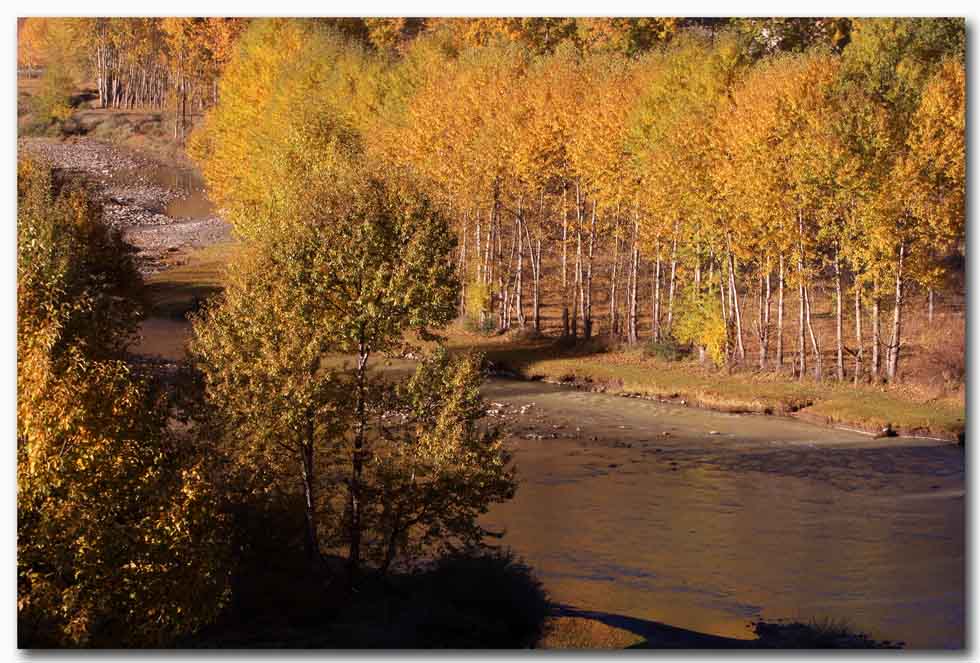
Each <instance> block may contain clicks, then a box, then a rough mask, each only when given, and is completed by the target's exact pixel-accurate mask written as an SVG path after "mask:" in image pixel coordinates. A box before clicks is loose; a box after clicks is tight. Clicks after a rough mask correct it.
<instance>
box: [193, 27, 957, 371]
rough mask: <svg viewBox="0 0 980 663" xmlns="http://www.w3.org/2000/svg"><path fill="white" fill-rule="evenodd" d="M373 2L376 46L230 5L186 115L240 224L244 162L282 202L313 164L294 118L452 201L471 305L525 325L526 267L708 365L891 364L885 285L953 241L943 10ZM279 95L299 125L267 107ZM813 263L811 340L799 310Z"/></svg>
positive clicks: (538, 293) (528, 318) (585, 306)
mask: <svg viewBox="0 0 980 663" xmlns="http://www.w3.org/2000/svg"><path fill="white" fill-rule="evenodd" d="M379 21H382V20H381V19H379ZM399 21H401V22H399ZM382 22H384V24H385V25H387V26H388V28H392V29H391V30H387V32H385V33H386V34H388V33H390V34H396V33H397V34H402V30H407V31H408V32H409V33H410V34H411V35H412V37H411V38H410V39H403V40H402V41H401V42H398V43H399V44H400V46H399V47H398V48H397V49H396V52H397V55H396V56H392V55H391V54H390V53H389V54H388V55H385V54H384V53H385V51H383V50H380V49H372V48H368V47H365V46H362V45H358V44H359V42H356V41H351V40H349V39H347V40H345V39H344V38H343V37H340V36H339V37H336V38H334V39H333V40H327V41H329V42H330V43H331V45H330V46H329V53H327V52H322V53H317V54H314V53H312V52H310V51H309V48H310V46H309V44H310V43H311V37H310V36H309V35H310V34H312V33H313V32H316V30H314V29H313V28H312V27H309V26H308V27H307V28H299V27H297V26H295V25H293V26H292V27H289V28H287V27H283V26H280V27H279V28H275V29H274V28H273V27H272V26H271V25H270V24H268V23H266V24H263V22H258V23H257V24H255V25H253V27H252V30H250V32H249V35H248V37H247V38H246V39H245V40H244V41H245V42H246V43H248V44H249V46H246V47H243V49H242V50H241V51H240V53H239V57H238V58H237V59H236V60H235V61H234V62H233V63H231V64H230V65H229V67H228V70H227V73H226V76H225V77H224V78H223V80H222V86H221V89H222V94H221V96H222V103H221V104H219V106H218V107H216V108H215V109H214V110H213V111H212V112H211V113H209V117H208V119H207V120H206V126H205V127H204V128H203V130H202V131H201V133H200V134H199V136H197V139H196V140H197V148H196V149H197V153H198V154H199V156H200V158H201V161H202V163H203V166H204V169H205V171H206V173H208V179H209V184H210V185H211V187H212V191H213V192H214V194H215V198H216V200H217V202H218V203H219V205H221V206H222V207H223V208H225V209H228V210H229V211H230V217H231V220H232V222H233V223H235V224H236V226H237V227H238V228H239V230H240V232H242V233H244V234H248V233H250V232H252V228H253V223H255V221H254V220H253V218H252V217H253V216H254V213H255V211H256V210H263V211H262V212H261V214H260V216H261V215H268V213H267V208H263V207H262V205H260V204H258V201H260V200H261V199H263V197H267V196H268V194H267V192H266V191H265V189H267V188H268V187H269V186H273V187H274V188H275V189H276V194H275V196H274V197H275V198H276V200H275V201H274V203H273V205H276V206H280V207H279V208H278V209H280V210H281V209H285V207H284V206H288V205H291V204H292V202H291V200H292V196H293V192H294V190H296V192H297V193H298V195H300V197H301V198H302V197H303V196H306V195H307V194H308V192H307V191H306V189H307V188H309V187H310V186H311V181H313V182H315V180H316V179H317V178H319V177H321V175H320V173H321V172H325V171H324V169H328V170H329V169H331V168H332V167H333V166H332V165H325V162H323V161H320V160H317V161H312V162H311V161H309V160H307V158H306V156H305V155H304V153H303V152H302V150H299V149H298V145H297V144H296V141H299V140H302V141H306V142H307V143H309V142H311V141H334V142H336V144H337V146H338V149H340V150H341V151H343V150H349V149H350V146H356V150H357V152H358V154H359V155H360V156H359V157H358V158H360V159H364V160H370V161H372V162H374V163H381V164H385V166H386V167H388V168H392V169H398V170H400V171H403V172H406V173H408V174H409V176H410V177H411V178H412V179H413V180H414V181H415V182H416V186H418V187H420V188H422V189H423V190H425V191H426V192H427V194H428V195H429V196H430V198H432V199H433V200H434V201H435V202H436V203H437V204H438V206H439V207H440V209H441V211H442V212H443V213H444V214H445V215H446V216H447V217H449V218H451V219H452V221H453V224H454V229H455V232H456V235H457V237H458V239H459V241H458V247H457V248H456V250H455V261H456V264H457V271H458V274H459V277H460V280H461V282H462V283H463V292H461V294H460V298H459V307H460V310H461V311H463V310H465V309H466V307H467V302H469V306H470V308H471V309H473V308H479V309H480V310H479V312H478V313H477V314H476V315H477V316H478V317H479V321H478V322H477V324H479V325H480V326H481V327H483V328H486V327H487V326H491V325H492V326H493V327H496V328H497V329H498V330H501V331H504V330H507V329H510V328H513V327H525V326H529V327H533V328H535V329H539V328H540V327H541V324H542V314H541V308H542V306H543V305H544V304H545V303H546V302H545V301H544V297H545V295H544V294H543V293H546V292H547V293H548V294H549V295H550V296H551V297H552V298H553V299H552V301H550V302H547V303H548V304H551V305H558V307H559V308H560V311H561V314H560V317H561V325H560V329H559V331H560V333H561V334H562V335H564V336H569V337H573V338H575V337H580V336H582V337H584V338H586V339H588V338H590V337H592V336H593V335H595V333H596V331H597V325H598V324H599V322H600V320H599V318H600V317H601V318H602V320H601V322H602V325H603V326H602V328H601V332H602V333H604V334H610V335H612V336H615V337H622V338H623V339H624V340H626V341H628V342H630V343H637V342H639V341H640V339H641V336H648V337H649V338H651V339H653V340H654V341H656V342H667V341H679V342H682V343H690V344H691V345H693V346H694V347H696V348H697V349H698V350H699V353H700V355H701V357H702V359H705V358H706V357H707V355H708V354H710V355H711V358H712V359H713V360H714V361H715V362H716V363H718V364H722V365H729V366H731V365H736V364H747V363H748V362H749V361H750V360H749V359H748V354H749V352H754V355H755V358H754V359H753V360H752V361H753V362H755V363H757V365H758V367H759V368H760V369H770V368H776V369H777V370H786V368H787V367H788V366H790V365H791V367H792V370H793V371H794V372H795V374H796V375H798V376H800V377H803V376H805V375H809V374H810V373H811V371H812V374H813V375H814V377H816V378H818V379H819V378H821V377H824V376H825V375H826V374H827V370H826V369H825V367H824V361H825V359H826V357H825V356H826V355H827V354H828V353H827V348H829V347H833V350H834V351H833V353H831V354H832V355H833V357H834V359H833V364H834V366H833V374H834V375H835V376H836V378H837V379H840V380H843V379H845V377H850V378H853V379H854V380H855V381H861V380H868V379H870V380H880V379H888V380H895V379H897V377H898V375H899V369H898V366H899V357H900V354H901V349H902V346H903V340H902V320H903V316H902V310H903V306H905V305H906V300H907V295H908V289H909V287H910V286H913V285H915V286H920V287H922V288H923V289H927V290H929V291H930V293H931V292H932V290H933V289H934V288H937V287H939V286H940V284H941V282H942V280H941V277H942V275H943V270H944V265H945V264H946V261H945V259H946V258H947V257H948V256H949V255H950V254H956V253H958V252H961V250H962V240H963V236H964V230H963V229H964V209H963V191H964V188H965V185H964V180H963V173H964V170H963V164H964V163H965V138H964V132H963V127H964V122H965V119H964V117H965V116H964V98H965V91H964V85H965V77H964V62H963V59H964V39H965V37H964V26H963V22H962V21H961V20H956V19H860V20H858V19H855V20H845V19H792V20H790V19H752V20H743V21H719V22H710V21H705V22H695V21H673V20H669V19H660V20H649V21H645V20H641V19H594V20H593V19H577V20H571V19H471V20H464V19H460V20H430V21H428V22H426V23H425V25H424V26H422V28H419V26H417V25H416V26H415V27H414V28H412V29H411V30H409V29H408V25H409V24H408V23H406V22H404V20H403V19H385V20H383V21H382ZM286 23H289V22H286ZM396 24H397V25H396ZM311 25H312V24H311ZM373 25H374V27H375V28H376V29H378V30H381V24H379V23H374V24H373ZM393 26H394V27H397V28H398V29H394V27H393ZM322 28H323V26H322V24H318V26H317V28H316V29H320V30H322ZM276 30H278V31H279V32H278V33H277V32H276ZM383 32H384V31H383ZM274 33H275V34H276V36H275V37H274V38H273V37H272V36H271V35H273V34H274ZM263 35H265V36H263ZM317 39H319V40H320V41H322V39H320V38H317ZM312 41H317V40H316V39H314V40H312ZM260 43H261V44H262V45H260ZM321 48H322V47H321ZM379 53H381V55H379ZM316 58H320V59H316ZM314 60H315V61H314ZM273 90H286V91H284V92H281V93H279V92H276V93H275V94H272V93H271V91H273ZM311 107H315V110H311ZM327 109H330V110H329V111H328V110H327ZM303 113H307V114H309V113H312V114H315V115H316V116H317V120H316V121H317V122H319V123H321V125H322V126H321V129H320V130H317V131H312V132H310V133H308V134H299V133H297V132H295V131H294V130H293V129H287V127H286V126H284V124H283V123H284V122H285V123H287V124H288V123H289V122H291V121H292V120H290V119H288V118H292V117H295V116H297V115H302V114H303ZM243 127H247V132H245V131H243V129H242V128H243ZM284 132H287V133H288V132H292V133H290V134H289V137H288V138H286V137H284V135H283V134H284ZM260 135H261V136H264V139H263V140H258V139H257V137H258V136H260ZM259 146H261V147H259ZM249 150H250V151H249ZM331 154H332V153H331ZM333 158H334V157H333V156H329V157H327V159H333ZM257 163H263V164H266V163H267V164H268V166H267V167H266V166H264V165H263V167H261V168H256V167H255V165H256V164H257ZM344 176H346V175H344ZM330 177H342V176H338V175H336V174H334V173H333V172H332V171H331V174H330ZM313 186H314V187H315V186H316V185H315V183H314V184H313ZM277 213H278V212H275V213H273V214H272V215H273V216H274V215H275V214H277ZM259 222H260V223H261V221H259ZM641 281H642V282H641ZM600 282H603V283H605V284H606V287H607V288H608V294H607V296H606V297H605V298H604V299H605V302H606V303H607V305H608V312H607V314H606V315H604V316H602V315H601V313H600V312H599V311H597V310H596V305H595V301H596V297H595V291H596V288H597V287H598V284H599V283H600ZM828 283H829V284H830V286H829V287H830V289H831V291H832V295H831V296H832V300H833V307H834V316H835V332H834V337H833V339H832V341H828V339H826V338H822V336H824V335H825V334H826V332H825V331H821V330H820V329H818V328H817V327H815V326H814V324H813V313H812V312H813V310H814V308H815V302H814V299H815V297H816V296H817V290H818V288H817V287H816V286H817V284H819V285H820V286H823V287H821V288H820V289H821V290H823V289H824V287H825V286H826V284H828ZM468 291H470V292H472V293H473V296H470V295H469V294H468ZM791 291H795V292H793V293H792V294H791ZM647 293H649V294H647ZM641 298H642V299H641ZM790 299H792V300H793V302H794V303H795V309H796V312H797V313H798V320H797V321H796V323H797V324H796V330H795V344H794V345H795V348H794V349H793V353H792V358H790V352H789V350H788V348H789V344H788V343H787V342H786V337H787V336H788V335H789V330H788V327H789V320H788V316H787V303H788V302H789V300H790ZM555 300H557V301H555ZM642 300H645V301H646V302H647V303H648V304H647V307H646V308H647V310H648V311H649V315H646V314H644V313H641V301H642ZM774 300H775V301H774ZM749 304H751V306H749ZM886 304H887V305H890V306H891V322H890V331H889V332H888V333H885V332H883V331H882V326H883V324H884V321H883V318H884V317H885V311H884V308H883V307H884V306H885V305H886ZM852 308H853V314H850V315H847V317H851V318H852V321H853V324H854V334H853V342H852V343H851V344H850V347H849V346H848V343H847V342H846V341H845V332H844V325H845V312H846V311H850V310H851V309H852ZM750 309H751V310H752V311H754V313H755V319H754V320H749V319H748V313H747V312H748V311H749V310H750ZM774 309H775V310H774ZM641 317H643V318H646V319H649V320H650V324H649V328H648V330H641V329H640V320H641ZM685 317H686V318H689V319H688V320H684V318H685ZM868 317H870V324H869V322H868V321H867V320H866V318H868ZM869 328H870V329H869ZM753 337H754V342H753ZM868 337H870V338H868ZM709 348H710V350H709ZM848 355H850V356H851V357H853V368H852V367H851V365H850V362H849V360H847V361H846V360H845V357H847V356H848ZM868 355H870V356H868ZM790 362H791V363H790ZM848 373H849V374H850V375H849V376H848V375H847V374H848Z"/></svg>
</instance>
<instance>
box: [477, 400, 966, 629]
mask: <svg viewBox="0 0 980 663" xmlns="http://www.w3.org/2000/svg"><path fill="white" fill-rule="evenodd" d="M487 396H488V398H489V399H490V400H491V401H496V402H498V403H502V404H503V405H504V408H503V409H504V410H506V409H508V408H512V409H517V408H519V407H520V406H527V405H528V404H530V403H533V404H534V405H533V406H531V407H530V408H528V409H527V410H526V414H525V415H524V416H523V417H521V416H517V417H515V419H516V424H515V431H514V437H513V439H514V441H513V447H514V449H515V453H516V462H517V465H518V470H519V473H520V477H521V485H520V488H519V490H518V494H517V497H516V498H515V499H514V500H513V501H512V502H510V503H508V504H504V505H498V506H496V507H495V508H494V509H493V510H492V511H491V513H490V514H489V515H488V516H487V517H486V519H485V524H487V525H489V526H492V527H498V528H501V529H504V530H505V531H506V534H505V536H504V538H503V543H505V544H507V545H509V546H511V547H512V548H513V549H514V550H515V551H516V552H517V553H518V554H520V555H521V556H523V557H524V558H525V559H526V560H527V561H528V562H529V563H530V564H531V565H532V566H534V567H535V569H536V570H537V572H538V573H539V575H540V577H541V578H542V580H543V581H544V583H545V586H546V587H547V589H548V590H549V592H550V593H551V594H552V597H553V598H554V599H556V600H557V601H559V602H561V603H563V604H567V605H570V606H574V607H576V608H581V609H587V610H592V611H599V612H605V613H608V614H610V615H621V616H629V617H634V618H642V619H649V620H654V621H659V622H665V623H667V624H671V625H674V626H681V627H684V628H688V629H693V630H698V631H703V632H708V633H713V634H718V635H728V636H735V637H751V633H750V631H749V629H748V627H747V625H748V622H749V621H750V620H752V619H755V618H759V617H764V618H769V619H775V618H800V619H809V618H820V619H823V618H832V619H838V620H839V619H845V620H847V621H848V622H849V623H850V624H851V625H853V626H854V627H856V628H858V629H859V630H863V631H866V632H869V633H870V634H871V635H872V636H873V637H876V638H878V639H891V640H901V641H905V642H906V643H907V645H908V646H909V647H928V648H936V647H962V646H963V642H964V603H965V597H964V582H965V574H964V463H963V452H962V450H961V449H960V448H958V447H956V446H951V445H947V444H940V443H934V442H930V441H927V440H894V439H893V440H871V439H869V438H868V437H866V436H864V435H860V434H856V433H851V432H846V431H839V430H832V429H827V428H822V427H816V426H811V425H808V424H805V423H802V422H798V421H795V420H791V419H782V418H776V417H760V416H750V415H743V416H738V415H726V414H721V413H713V412H708V411H704V410H697V409H692V408H685V407H680V406H671V405H664V404H659V403H653V402H649V401H642V400H638V399H625V398H620V397H614V396H607V395H602V394H593V393H586V392H579V391H574V390H568V389H565V388H559V387H555V386H552V385H546V384H541V383H526V382H512V381H493V382H492V383H491V384H490V386H489V387H488V389H487ZM576 428H578V429H580V430H576ZM531 431H537V433H541V432H542V431H551V432H550V434H552V435H556V436H557V437H555V438H554V439H552V438H550V437H548V436H547V435H546V436H545V439H540V440H539V439H528V435H531V436H532V438H536V435H535V434H534V433H532V432H531ZM664 433H667V435H664ZM593 438H596V439H593Z"/></svg>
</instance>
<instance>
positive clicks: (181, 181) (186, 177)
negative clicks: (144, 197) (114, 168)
mask: <svg viewBox="0 0 980 663" xmlns="http://www.w3.org/2000/svg"><path fill="white" fill-rule="evenodd" d="M146 175H147V176H148V177H149V179H150V181H152V182H153V183H154V184H157V185H159V186H162V187H164V188H167V189H171V190H173V191H176V192H178V197H177V198H175V199H173V200H171V201H170V202H169V203H168V204H167V208H166V210H165V214H166V215H167V216H171V217H174V218H178V219H204V218H207V217H209V216H211V215H212V214H213V213H214V206H213V205H212V204H211V201H210V200H208V197H207V194H206V193H205V188H204V180H202V179H201V176H200V174H198V173H197V172H195V171H193V170H190V169H186V168H171V167H168V166H160V167H157V168H153V169H150V170H148V171H146Z"/></svg>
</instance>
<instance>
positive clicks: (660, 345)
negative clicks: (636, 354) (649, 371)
mask: <svg viewBox="0 0 980 663" xmlns="http://www.w3.org/2000/svg"><path fill="white" fill-rule="evenodd" d="M643 354H645V355H646V356H647V357H656V358H657V359H660V360H662V361H679V360H680V359H682V358H684V356H685V355H686V354H687V352H686V351H685V348H683V347H681V346H680V345H679V344H678V343H677V341H675V340H674V339H672V338H664V339H663V340H660V341H655V340H653V339H650V340H649V341H648V342H647V344H646V345H644V346H643Z"/></svg>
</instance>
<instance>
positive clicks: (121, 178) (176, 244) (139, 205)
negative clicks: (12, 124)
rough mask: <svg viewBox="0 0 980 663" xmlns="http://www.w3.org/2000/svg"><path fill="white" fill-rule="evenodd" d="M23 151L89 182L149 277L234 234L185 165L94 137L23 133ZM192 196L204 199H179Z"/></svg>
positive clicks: (142, 271)
mask: <svg viewBox="0 0 980 663" xmlns="http://www.w3.org/2000/svg"><path fill="white" fill-rule="evenodd" d="M18 151H19V152H21V153H23V152H27V153H29V154H31V155H32V156H34V157H35V158H39V159H42V160H44V161H46V162H48V163H49V164H50V165H51V166H52V167H53V168H55V169H56V170H58V171H61V172H63V173H65V174H67V175H69V176H72V177H78V178H80V179H82V180H84V181H85V182H86V183H88V185H89V186H91V187H92V190H93V191H94V192H95V194H96V195H97V196H98V198H99V200H100V202H101V203H102V205H103V209H104V214H105V219H106V222H107V223H108V224H109V225H110V226H111V227H113V228H116V229H118V230H119V231H120V232H121V233H122V235H123V238H124V239H125V240H126V241H127V242H129V243H130V244H132V245H133V247H134V248H135V249H136V263H137V267H138V268H139V271H140V273H141V274H143V276H144V277H145V276H149V275H152V274H156V273H159V272H161V271H164V270H165V269H168V268H170V267H174V266H177V265H180V264H182V263H183V262H184V261H185V260H186V255H187V254H188V253H189V252H190V251H192V250H194V249H198V248H202V247H205V246H210V245H212V244H216V243H218V242H222V241H227V240H228V239H229V238H230V237H231V229H230V226H229V225H228V223H226V222H225V221H224V220H222V219H221V218H220V217H219V216H218V215H217V214H215V213H214V211H213V210H212V209H211V208H210V204H208V203H207V202H206V199H205V197H204V194H203V190H202V189H201V186H200V184H199V182H197V181H196V180H195V179H194V177H193V174H192V173H190V171H187V170H186V169H181V168H175V167H173V166H169V165H166V164H163V163H160V162H157V161H155V160H153V159H150V158H148V157H146V156H144V155H141V154H139V153H136V152H133V151H131V150H126V149H123V148H120V147H117V146H114V145H111V144H109V143H103V142H100V141H96V140H90V139H76V140H68V141H61V140H54V139H46V138H22V139H20V140H19V141H18ZM188 199H199V200H197V202H199V204H197V205H194V204H190V205H178V204H177V203H180V202H182V201H186V200H188ZM192 202H193V201H192Z"/></svg>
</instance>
